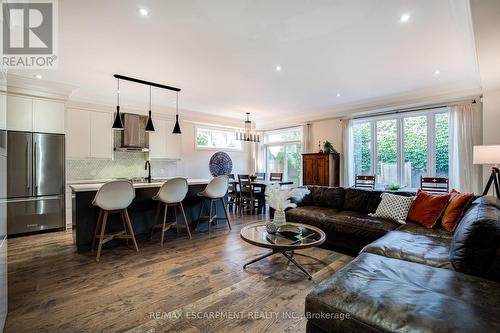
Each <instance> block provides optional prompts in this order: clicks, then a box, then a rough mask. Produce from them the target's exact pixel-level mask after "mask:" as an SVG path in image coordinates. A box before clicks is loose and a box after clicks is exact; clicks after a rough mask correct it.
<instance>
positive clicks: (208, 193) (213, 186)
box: [198, 175, 231, 235]
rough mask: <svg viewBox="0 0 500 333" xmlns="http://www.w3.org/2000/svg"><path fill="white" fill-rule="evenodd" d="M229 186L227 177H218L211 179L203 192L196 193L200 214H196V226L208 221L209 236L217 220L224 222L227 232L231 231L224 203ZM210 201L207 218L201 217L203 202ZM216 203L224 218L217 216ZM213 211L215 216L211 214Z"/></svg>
mask: <svg viewBox="0 0 500 333" xmlns="http://www.w3.org/2000/svg"><path fill="white" fill-rule="evenodd" d="M228 185H229V177H228V176H226V175H222V176H218V177H215V178H213V179H212V180H211V181H210V182H209V183H208V185H207V187H205V190H204V191H202V192H199V193H198V196H199V197H201V203H200V212H199V214H198V224H199V223H200V221H204V220H207V221H208V234H209V235H210V231H211V225H212V222H214V221H217V220H225V221H226V222H227V226H228V228H229V230H231V223H230V222H229V215H228V213H227V209H226V203H225V202H224V197H225V196H226V194H227V189H228ZM207 200H208V201H210V208H209V214H208V216H202V215H201V214H202V211H203V208H204V207H205V201H207ZM217 201H220V203H221V204H222V208H223V209H224V216H223V217H222V216H217V205H216V203H217ZM214 207H215V208H214ZM214 210H215V214H214V215H212V213H213V212H214Z"/></svg>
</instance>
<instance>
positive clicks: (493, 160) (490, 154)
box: [473, 145, 500, 164]
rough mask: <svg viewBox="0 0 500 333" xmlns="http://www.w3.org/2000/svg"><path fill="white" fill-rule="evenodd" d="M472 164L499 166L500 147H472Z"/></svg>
mask: <svg viewBox="0 0 500 333" xmlns="http://www.w3.org/2000/svg"><path fill="white" fill-rule="evenodd" d="M473 163H474V164H500V145H482V146H474V152H473Z"/></svg>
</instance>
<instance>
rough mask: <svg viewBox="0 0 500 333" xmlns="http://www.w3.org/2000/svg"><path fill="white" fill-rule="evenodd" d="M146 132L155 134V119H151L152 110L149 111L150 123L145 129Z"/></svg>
mask: <svg viewBox="0 0 500 333" xmlns="http://www.w3.org/2000/svg"><path fill="white" fill-rule="evenodd" d="M144 130H145V131H146V132H154V131H155V127H154V126H153V119H151V110H149V117H148V122H147V123H146V128H145V129H144Z"/></svg>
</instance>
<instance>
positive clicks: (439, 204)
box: [408, 190, 450, 228]
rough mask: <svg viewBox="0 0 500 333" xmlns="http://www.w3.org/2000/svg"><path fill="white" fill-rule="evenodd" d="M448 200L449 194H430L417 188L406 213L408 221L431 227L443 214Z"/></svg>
mask: <svg viewBox="0 0 500 333" xmlns="http://www.w3.org/2000/svg"><path fill="white" fill-rule="evenodd" d="M449 201H450V195H449V194H431V193H428V192H425V191H421V190H419V191H418V192H417V197H416V198H415V201H413V205H411V209H410V212H409V213H408V221H411V222H414V223H418V224H421V225H422V226H424V227H426V228H432V227H433V226H434V225H435V224H436V223H437V221H438V220H439V218H440V217H441V215H443V212H444V210H445V208H446V206H447V205H448V202H449Z"/></svg>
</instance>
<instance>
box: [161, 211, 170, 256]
mask: <svg viewBox="0 0 500 333" xmlns="http://www.w3.org/2000/svg"><path fill="white" fill-rule="evenodd" d="M167 211H168V205H167V204H165V211H164V212H163V225H162V227H161V247H163V241H164V240H165V226H166V224H167Z"/></svg>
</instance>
